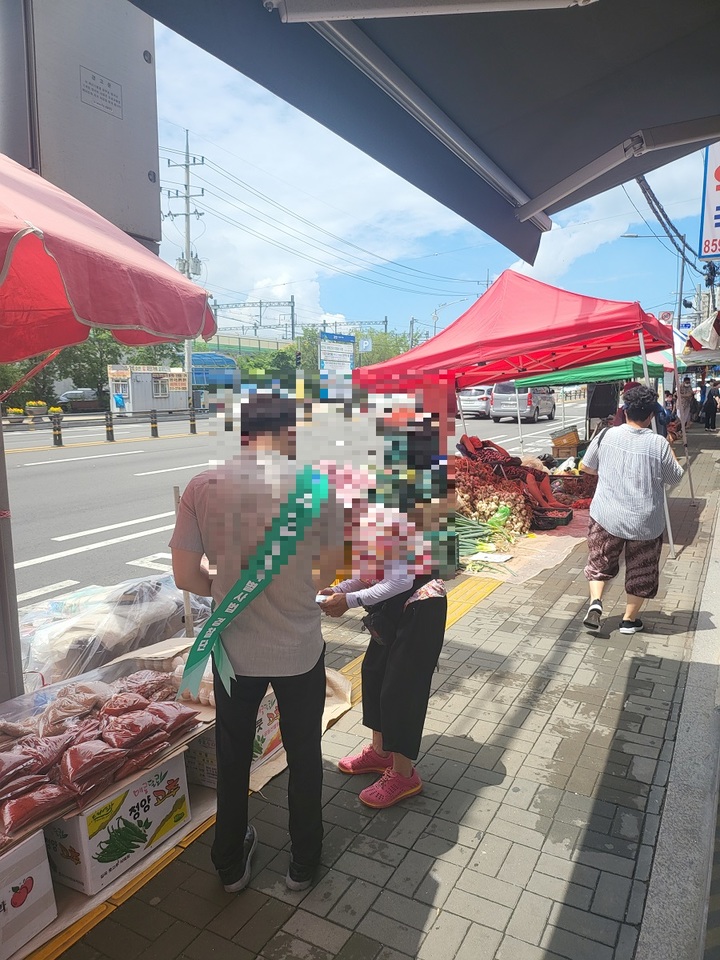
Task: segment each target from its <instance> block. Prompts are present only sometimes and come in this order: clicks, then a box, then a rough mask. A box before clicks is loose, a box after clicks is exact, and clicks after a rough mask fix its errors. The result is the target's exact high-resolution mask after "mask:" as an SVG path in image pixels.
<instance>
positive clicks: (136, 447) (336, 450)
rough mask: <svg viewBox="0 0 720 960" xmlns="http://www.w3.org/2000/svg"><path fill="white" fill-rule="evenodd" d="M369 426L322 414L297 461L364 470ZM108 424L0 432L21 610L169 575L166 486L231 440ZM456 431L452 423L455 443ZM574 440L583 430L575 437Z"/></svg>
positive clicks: (182, 479)
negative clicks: (83, 591)
mask: <svg viewBox="0 0 720 960" xmlns="http://www.w3.org/2000/svg"><path fill="white" fill-rule="evenodd" d="M583 415H584V401H583V402H579V401H578V402H568V403H567V404H566V423H567V424H568V426H569V425H570V424H571V423H573V422H578V419H580V423H582V420H581V418H582V417H583ZM466 425H467V429H468V433H470V434H471V435H477V436H480V437H483V438H490V439H493V440H496V441H497V442H499V443H501V444H502V445H503V446H505V447H506V448H507V449H508V450H509V451H511V452H513V453H518V452H520V442H519V438H518V426H517V424H516V423H513V422H512V421H511V420H504V421H501V422H500V423H499V424H494V423H493V422H492V421H491V420H476V419H472V420H467V421H466ZM371 427H372V422H371V421H370V420H368V419H367V418H364V419H361V420H358V421H357V422H355V423H348V422H347V421H345V420H344V419H343V418H342V416H340V415H338V414H333V413H332V412H331V411H327V410H326V411H325V412H324V415H323V416H322V417H318V418H316V421H315V422H314V423H313V424H312V425H304V426H303V427H301V428H300V432H299V447H300V453H301V455H303V454H304V455H305V457H306V458H312V459H316V458H319V457H322V458H327V459H337V460H344V461H353V462H354V463H356V464H359V463H365V462H367V459H368V457H367V450H368V448H369V447H372V446H375V445H374V444H373V443H372V440H371V439H370V437H369V433H370V431H371ZM560 427H561V420H560V417H559V416H558V418H557V419H556V420H555V421H554V422H552V423H550V422H547V421H545V420H541V421H540V422H539V423H537V424H523V427H522V431H523V436H524V450H525V452H526V453H533V454H539V453H549V452H550V433H551V432H554V431H555V430H558V429H560ZM159 430H160V438H159V439H153V438H151V437H150V427H149V424H147V423H143V424H122V423H116V427H115V437H116V442H115V443H107V442H106V441H105V439H104V437H105V432H104V426H103V424H102V422H97V423H94V424H93V423H90V424H88V425H87V426H83V427H75V428H73V429H72V430H65V431H64V436H63V439H64V442H65V445H64V446H63V447H61V448H59V447H53V446H52V435H51V433H50V432H49V431H48V430H45V429H38V430H36V431H26V432H18V433H13V432H8V433H6V434H5V447H6V463H7V471H8V481H9V487H10V504H11V510H12V519H13V540H14V549H15V563H16V578H17V588H18V602H19V605H20V606H21V607H24V606H27V605H28V604H32V603H33V602H37V601H38V600H42V599H46V598H49V597H57V596H61V595H63V594H64V593H67V592H69V591H71V590H75V589H78V588H80V587H84V586H89V585H90V584H100V585H111V584H115V583H119V582H121V581H122V580H127V579H129V578H132V577H136V576H145V575H148V574H149V573H151V572H152V571H165V570H167V569H169V559H170V554H169V550H168V547H167V542H168V540H169V538H170V531H171V530H172V526H173V518H174V499H173V486H175V485H178V486H179V487H180V488H181V490H182V488H183V487H184V485H185V484H186V483H187V481H188V480H189V479H190V478H191V477H192V476H194V475H195V474H196V473H199V472H201V470H202V469H203V468H204V467H205V466H206V465H208V464H209V463H210V462H217V461H218V460H222V459H225V458H226V457H228V456H229V455H231V452H232V450H233V448H234V445H235V444H236V443H237V442H238V439H237V434H236V433H232V434H223V433H221V434H220V435H219V436H217V435H216V434H215V430H214V427H213V425H212V424H210V423H208V421H201V422H198V434H197V435H196V436H191V435H190V434H189V432H188V426H187V423H185V422H183V421H173V422H162V421H161V422H160V427H159ZM462 432H463V429H462V424H461V422H460V421H459V420H458V421H457V434H456V435H457V436H458V437H459V436H460V435H461V434H462ZM581 435H582V429H581Z"/></svg>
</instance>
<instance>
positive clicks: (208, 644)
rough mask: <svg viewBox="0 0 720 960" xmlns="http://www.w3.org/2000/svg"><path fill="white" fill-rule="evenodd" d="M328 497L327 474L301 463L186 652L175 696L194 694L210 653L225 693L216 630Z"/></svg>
mask: <svg viewBox="0 0 720 960" xmlns="http://www.w3.org/2000/svg"><path fill="white" fill-rule="evenodd" d="M328 495H329V484H328V478H327V475H326V474H324V473H320V472H319V471H314V470H313V468H312V467H311V466H307V467H305V469H304V470H303V471H302V473H300V474H299V476H298V480H297V485H296V487H295V489H294V490H293V492H292V493H291V494H290V496H289V497H288V499H287V500H286V501H285V503H284V504H283V505H282V506H281V508H280V512H279V514H278V515H277V516H276V517H275V518H274V520H273V522H272V524H271V526H270V528H269V529H268V531H267V533H266V534H265V539H264V540H263V542H262V543H261V544H260V545H259V546H258V548H257V550H256V551H255V553H254V554H253V556H252V557H251V558H250V560H249V561H248V564H247V566H246V567H245V569H244V570H243V572H242V573H241V574H240V576H239V577H238V579H237V582H236V583H235V585H234V587H233V588H232V590H230V591H229V593H228V594H227V596H226V597H225V599H224V600H223V601H222V602H221V603H219V604H218V606H217V607H216V608H215V610H214V611H213V614H212V616H211V617H210V619H209V620H208V621H207V623H206V624H205V625H204V626H203V628H202V629H201V631H200V633H199V634H198V636H197V638H196V640H195V643H194V644H193V646H192V649H191V650H190V653H189V654H188V659H187V663H186V664H185V670H184V672H183V676H182V680H181V682H180V690H179V691H178V697H179V696H180V694H181V693H182V692H183V691H184V690H189V691H190V693H191V694H192V695H193V696H197V693H198V690H199V689H200V682H201V680H202V678H203V673H204V672H205V664H206V663H207V660H208V657H209V656H210V654H212V655H213V658H214V660H215V666H216V668H217V671H218V673H219V674H220V678H221V679H222V682H223V685H224V687H225V689H226V690H227V691H228V693H230V681H231V679H232V678H233V676H234V671H233V669H232V665H231V664H230V661H229V659H228V656H227V653H226V652H225V649H224V647H223V645H222V641H221V639H220V637H221V634H222V632H223V630H224V629H225V628H226V627H227V626H228V624H229V623H231V622H232V621H233V620H234V619H235V617H237V615H238V614H239V613H241V612H242V611H243V610H244V609H245V608H246V607H247V606H249V604H250V603H252V601H253V600H254V599H255V597H257V596H258V595H259V594H261V593H262V592H263V590H264V589H265V587H267V585H268V584H269V583H270V581H271V580H272V578H273V576H274V575H275V574H276V573H278V572H279V571H280V569H281V568H282V567H284V566H285V564H286V563H287V562H288V560H289V559H290V557H292V556H294V554H295V552H296V551H297V547H298V544H299V543H300V541H301V540H302V539H303V537H304V536H305V533H306V532H307V530H308V529H309V527H310V525H311V524H312V522H313V520H314V519H315V518H316V517H317V516H318V514H319V513H320V508H321V507H322V504H323V503H324V502H325V501H326V500H327V499H328Z"/></svg>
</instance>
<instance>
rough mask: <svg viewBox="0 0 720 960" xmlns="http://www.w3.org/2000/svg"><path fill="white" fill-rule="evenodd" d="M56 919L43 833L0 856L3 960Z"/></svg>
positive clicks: (0, 942)
mask: <svg viewBox="0 0 720 960" xmlns="http://www.w3.org/2000/svg"><path fill="white" fill-rule="evenodd" d="M56 916H57V907H56V906H55V894H54V893H53V885H52V878H51V876H50V864H49V863H48V857H47V853H46V851H45V838H44V837H43V833H42V830H38V831H37V833H34V834H33V835H32V836H30V837H28V838H27V839H26V840H23V841H22V843H19V844H18V845H17V846H16V847H13V848H12V849H11V850H8V852H7V853H4V854H3V855H2V856H1V857H0V960H8V957H12V955H13V954H14V953H15V952H16V951H17V950H19V949H20V947H22V946H23V945H24V944H26V943H27V942H28V940H32V938H33V937H34V936H35V935H36V934H38V933H40V931H41V930H42V929H44V928H45V927H46V926H47V925H48V924H49V923H52V922H53V920H54V919H55V917H56Z"/></svg>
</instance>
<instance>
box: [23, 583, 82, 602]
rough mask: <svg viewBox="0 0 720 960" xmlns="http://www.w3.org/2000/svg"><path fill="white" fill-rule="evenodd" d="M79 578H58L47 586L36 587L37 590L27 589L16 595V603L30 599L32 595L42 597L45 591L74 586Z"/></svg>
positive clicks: (53, 591)
mask: <svg viewBox="0 0 720 960" xmlns="http://www.w3.org/2000/svg"><path fill="white" fill-rule="evenodd" d="M77 583H80V581H79V580H58V582H57V583H50V584H48V585H47V587H38V588H37V590H28V592H27V593H19V594H18V595H17V600H18V603H22V602H23V601H24V600H32V599H33V598H34V597H42V596H43V594H45V593H55V592H56V591H57V590H63V589H64V588H65V587H74V586H75V585H76V584H77Z"/></svg>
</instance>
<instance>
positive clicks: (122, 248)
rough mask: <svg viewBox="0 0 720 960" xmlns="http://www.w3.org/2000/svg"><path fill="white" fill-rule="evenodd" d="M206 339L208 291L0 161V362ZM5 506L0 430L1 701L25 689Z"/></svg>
mask: <svg viewBox="0 0 720 960" xmlns="http://www.w3.org/2000/svg"><path fill="white" fill-rule="evenodd" d="M92 327H98V328H100V329H102V330H109V331H111V332H112V335H113V336H114V337H115V339H116V340H118V341H119V342H120V343H125V344H128V345H132V346H135V345H138V344H148V343H161V342H164V341H168V340H183V339H190V338H194V337H198V336H201V337H206V338H207V337H210V336H211V335H212V334H213V333H214V332H215V320H214V318H213V315H212V312H211V310H210V307H209V305H208V297H207V293H206V292H205V291H204V290H202V289H201V288H200V287H196V286H195V285H194V284H193V283H191V282H190V281H189V280H187V279H185V278H184V277H182V276H181V275H180V274H179V273H178V272H177V271H176V270H173V268H172V267H170V266H169V265H168V264H167V263H164V262H163V261H162V260H160V258H159V257H156V256H155V255H154V254H152V253H150V251H149V250H146V249H145V248H144V247H143V246H142V245H141V244H139V243H137V242H136V241H135V240H133V239H132V238H131V237H129V236H127V234H125V233H123V232H122V230H120V229H118V227H116V226H114V225H113V224H111V223H109V222H108V221H107V220H104V219H103V218H102V217H101V216H100V215H99V214H97V213H95V211H94V210H91V209H90V208H89V207H86V206H85V204H83V203H80V201H79V200H76V199H75V198H74V197H71V196H70V195H69V194H67V193H65V192H64V191H62V190H60V189H59V188H58V187H56V186H54V185H53V184H52V183H49V182H48V181H47V180H44V179H43V178H42V177H40V176H38V175H37V174H36V173H32V171H30V170H26V169H25V167H22V166H20V165H19V164H17V163H15V162H13V161H12V160H9V159H8V158H7V157H4V156H2V155H0V363H9V362H10V361H14V360H23V359H25V358H26V357H32V356H36V355H37V354H40V353H45V352H48V351H51V350H57V349H58V348H62V347H67V346H71V345H72V344H76V343H82V342H83V341H84V340H86V339H87V337H88V335H89V333H90V330H91V328H92ZM22 689H23V683H22V663H21V657H20V642H19V634H18V618H17V596H16V589H15V576H14V566H13V550H12V534H11V530H10V503H9V497H8V487H7V475H6V471H5V458H4V447H3V436H2V426H1V425H0V701H2V700H5V699H7V698H8V697H12V696H15V695H16V694H18V693H20V692H22Z"/></svg>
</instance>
